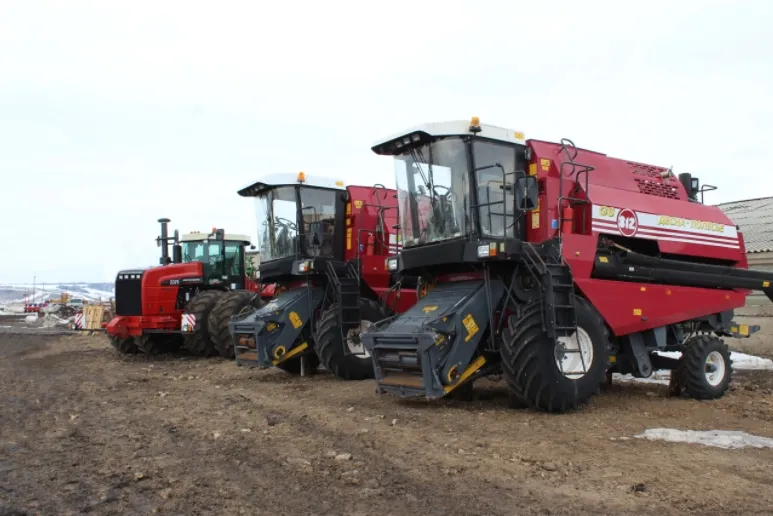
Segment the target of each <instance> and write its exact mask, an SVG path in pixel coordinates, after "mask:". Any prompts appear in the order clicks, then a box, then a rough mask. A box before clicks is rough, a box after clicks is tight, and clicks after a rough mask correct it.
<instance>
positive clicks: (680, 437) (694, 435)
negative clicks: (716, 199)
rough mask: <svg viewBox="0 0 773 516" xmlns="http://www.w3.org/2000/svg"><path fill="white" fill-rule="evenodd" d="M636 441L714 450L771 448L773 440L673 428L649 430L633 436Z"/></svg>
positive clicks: (718, 431)
mask: <svg viewBox="0 0 773 516" xmlns="http://www.w3.org/2000/svg"><path fill="white" fill-rule="evenodd" d="M634 437H636V438H638V439H648V440H650V441H667V442H671V443H689V444H702V445H704V446H714V447H716V448H725V449H740V448H773V439H771V438H769V437H760V436H758V435H753V434H748V433H746V432H738V431H730V430H708V431H696V430H676V429H674V428H649V429H647V430H645V431H644V432H643V433H641V434H638V435H635V436H634Z"/></svg>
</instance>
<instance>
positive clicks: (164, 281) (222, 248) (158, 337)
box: [106, 219, 273, 358]
mask: <svg viewBox="0 0 773 516" xmlns="http://www.w3.org/2000/svg"><path fill="white" fill-rule="evenodd" d="M159 222H160V223H161V236H160V237H158V238H157V239H156V242H157V243H158V245H159V247H161V258H160V266H157V267H146V268H137V269H130V270H124V271H120V272H119V273H118V276H117V278H116V282H115V314H116V315H115V317H114V318H113V319H112V320H111V321H110V323H109V324H108V325H107V329H106V331H107V334H108V336H109V337H110V341H111V343H112V344H113V346H114V347H115V348H116V349H118V350H119V351H120V352H122V353H137V352H142V353H147V354H154V353H157V352H158V351H160V350H162V349H174V348H176V347H179V346H180V344H182V345H183V346H184V347H185V348H187V349H188V350H189V351H191V352H192V353H194V354H196V355H201V356H210V355H214V354H220V355H221V356H224V357H227V358H233V343H232V341H231V336H230V334H229V333H228V321H229V320H230V318H231V316H232V315H234V314H235V313H238V312H239V311H240V310H242V309H244V308H245V307H248V306H253V305H258V304H260V296H267V297H271V296H272V295H273V289H271V288H266V287H264V286H261V285H259V284H258V283H255V282H254V281H253V280H252V278H250V277H249V276H247V274H246V272H245V247H246V246H248V245H250V240H249V237H247V236H244V235H229V234H226V233H225V232H224V231H223V230H222V229H216V228H213V230H212V233H211V234H210V233H200V232H194V233H189V234H186V235H183V236H182V239H181V238H180V236H179V233H178V231H176V230H175V232H174V235H173V236H171V237H170V236H169V234H168V230H167V224H168V223H169V219H159ZM170 243H171V244H172V257H171V258H170V256H169V244H170ZM181 336H182V339H181V338H180V337H181Z"/></svg>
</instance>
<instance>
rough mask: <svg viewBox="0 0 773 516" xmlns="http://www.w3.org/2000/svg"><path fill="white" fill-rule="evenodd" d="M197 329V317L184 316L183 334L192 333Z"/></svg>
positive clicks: (181, 325)
mask: <svg viewBox="0 0 773 516" xmlns="http://www.w3.org/2000/svg"><path fill="white" fill-rule="evenodd" d="M195 329H196V316H195V315H193V314H183V318H182V323H181V324H180V330H181V331H182V332H183V333H191V332H193V331H194V330H195Z"/></svg>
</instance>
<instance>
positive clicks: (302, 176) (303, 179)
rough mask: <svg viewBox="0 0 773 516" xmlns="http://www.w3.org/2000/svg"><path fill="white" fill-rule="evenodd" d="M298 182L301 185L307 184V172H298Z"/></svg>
mask: <svg viewBox="0 0 773 516" xmlns="http://www.w3.org/2000/svg"><path fill="white" fill-rule="evenodd" d="M298 182H299V183H304V182H306V173H305V172H298Z"/></svg>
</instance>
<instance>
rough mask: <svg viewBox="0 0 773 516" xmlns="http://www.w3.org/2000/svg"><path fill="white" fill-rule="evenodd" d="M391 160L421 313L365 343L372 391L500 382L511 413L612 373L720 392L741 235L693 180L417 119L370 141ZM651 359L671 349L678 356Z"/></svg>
mask: <svg viewBox="0 0 773 516" xmlns="http://www.w3.org/2000/svg"><path fill="white" fill-rule="evenodd" d="M373 151H374V152H375V153H377V154H380V155H388V156H393V157H394V162H395V173H396V182H397V191H398V200H399V208H400V228H401V231H402V233H403V242H404V247H403V248H402V250H401V252H400V254H399V256H398V257H397V258H395V259H392V260H391V267H392V268H393V269H395V270H398V271H399V272H401V273H402V274H406V275H418V276H420V280H419V290H418V296H419V298H420V299H419V301H418V303H417V304H416V305H415V306H413V307H412V308H411V309H409V310H408V311H406V312H405V313H404V314H402V315H400V316H398V317H395V318H394V319H392V320H390V321H388V322H385V323H384V324H382V325H380V327H378V328H376V329H374V330H373V331H370V332H368V333H365V334H363V337H362V338H363V342H364V344H365V347H366V349H367V350H368V351H369V352H370V354H371V356H372V360H373V364H374V368H375V373H376V379H377V383H378V390H379V392H382V393H390V394H392V395H395V396H399V397H425V398H430V399H431V398H439V397H443V396H446V395H447V394H450V393H452V392H454V391H460V390H461V391H463V392H464V391H469V390H470V389H471V386H472V383H473V382H474V381H475V380H476V379H478V378H481V377H483V376H487V375H492V374H502V375H503V377H504V379H505V380H506V383H507V387H508V391H509V394H510V399H511V403H512V405H513V406H530V407H534V408H536V409H539V410H543V411H550V412H563V411H566V410H569V409H572V408H575V407H577V406H578V405H581V404H583V403H585V402H587V401H588V400H589V399H590V398H591V397H592V396H593V395H594V394H595V393H596V392H598V390H599V388H600V386H601V385H602V383H604V381H605V380H608V379H609V378H611V374H612V373H613V372H620V373H631V374H633V375H635V376H637V377H649V376H650V375H651V374H652V372H653V370H655V369H661V368H662V369H672V370H673V374H672V388H673V390H674V391H679V390H683V391H684V392H686V394H688V395H689V396H692V397H694V398H700V399H714V398H718V397H721V396H722V395H723V394H724V393H725V392H726V390H727V388H728V384H729V381H730V376H731V363H730V356H729V351H728V348H727V346H726V345H725V343H724V342H723V340H722V337H727V336H733V337H747V336H749V335H750V334H751V333H753V332H754V331H755V330H756V329H757V328H755V327H747V326H739V325H737V324H735V323H734V322H733V321H732V316H733V310H734V309H735V308H738V307H741V306H743V305H744V302H745V298H746V295H747V294H748V292H749V291H750V290H752V289H754V290H762V291H763V292H765V294H766V295H768V297H773V288H771V284H773V274H770V273H766V272H758V271H751V270H748V268H747V262H746V256H745V251H744V241H743V236H742V234H741V233H740V232H739V231H738V229H737V228H736V226H735V225H734V224H733V223H732V222H731V221H730V220H729V219H728V218H727V217H726V216H725V215H724V214H723V213H722V211H721V210H720V209H719V208H716V207H711V206H706V205H704V204H703V203H702V197H703V193H704V192H706V191H709V190H712V189H714V187H712V186H708V185H704V186H701V185H700V182H699V180H698V178H695V177H692V176H691V175H690V174H680V175H679V176H678V177H677V176H675V175H674V173H673V172H672V171H671V170H668V169H665V168H662V167H656V166H651V165H645V164H642V163H636V162H633V161H627V160H622V159H617V158H612V157H609V156H606V155H604V154H601V153H598V152H593V151H588V150H584V149H579V148H577V147H576V146H575V145H574V143H573V142H571V141H570V140H561V141H560V142H559V143H551V142H544V141H539V140H526V139H525V137H524V135H523V133H520V132H518V131H512V130H508V129H503V128H500V127H494V126H488V125H482V124H480V122H479V120H478V119H477V117H474V118H473V119H472V121H471V122H466V121H457V122H443V123H435V124H426V125H423V126H419V127H416V128H414V129H412V130H409V131H406V132H404V133H401V134H399V135H396V136H393V137H390V138H387V139H385V140H382V141H380V142H378V143H377V144H376V145H374V147H373ZM657 351H681V352H682V357H681V358H680V359H678V360H674V359H668V358H665V357H664V356H661V355H659V354H658V353H657Z"/></svg>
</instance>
